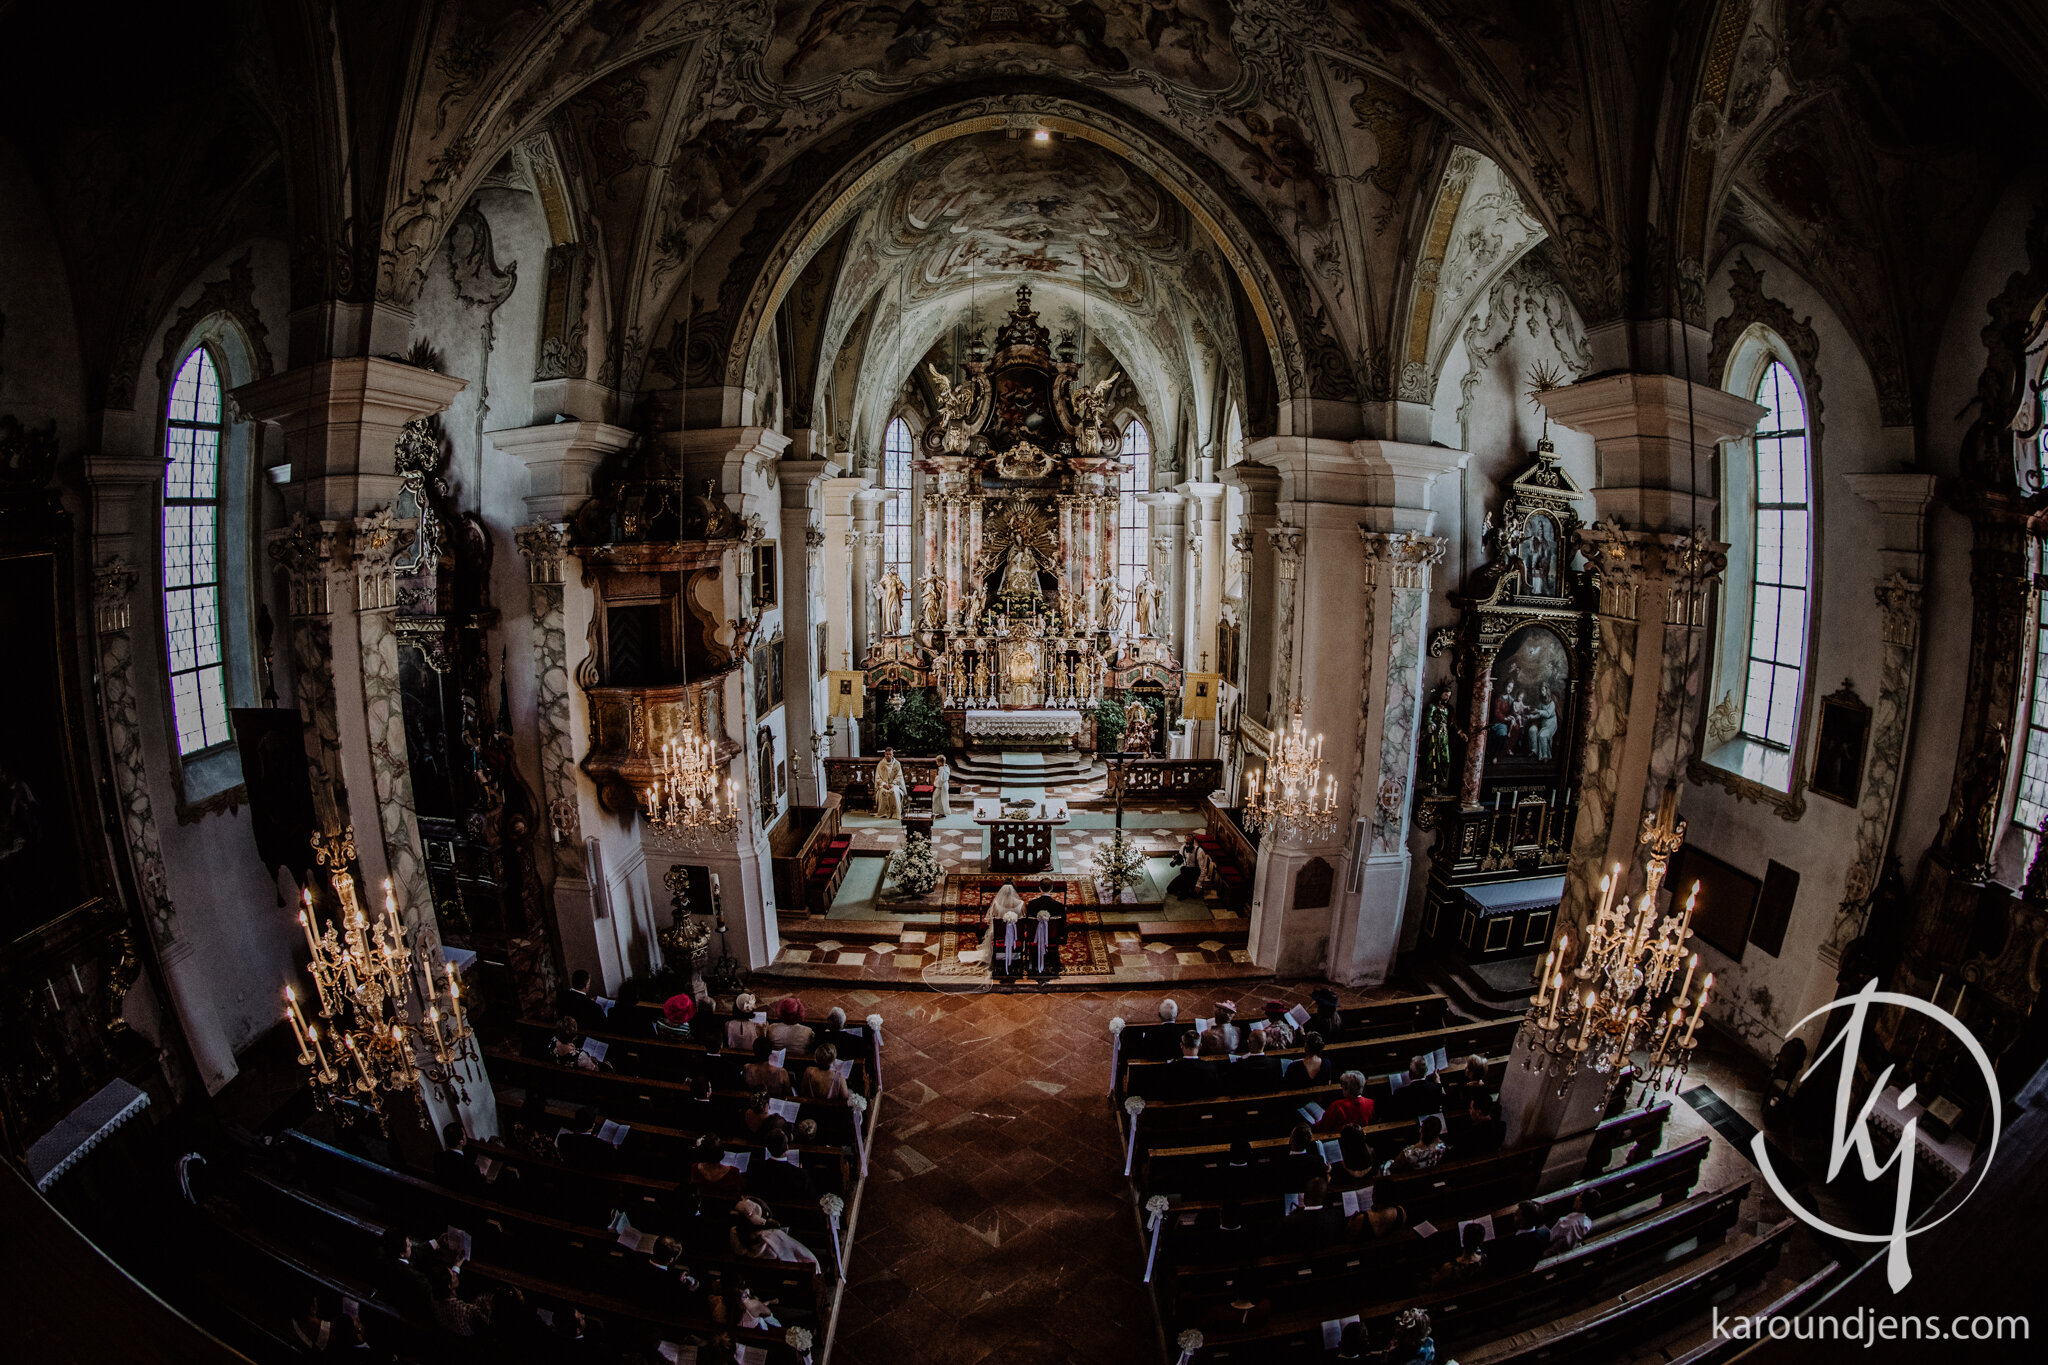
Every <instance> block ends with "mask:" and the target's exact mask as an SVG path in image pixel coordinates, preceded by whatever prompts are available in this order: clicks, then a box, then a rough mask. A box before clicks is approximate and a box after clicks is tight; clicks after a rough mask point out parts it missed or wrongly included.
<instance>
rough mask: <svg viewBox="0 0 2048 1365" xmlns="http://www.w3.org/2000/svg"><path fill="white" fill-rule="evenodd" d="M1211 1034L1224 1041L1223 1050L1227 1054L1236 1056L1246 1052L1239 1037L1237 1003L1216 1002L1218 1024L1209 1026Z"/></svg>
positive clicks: (1232, 1001) (1227, 1001)
mask: <svg viewBox="0 0 2048 1365" xmlns="http://www.w3.org/2000/svg"><path fill="white" fill-rule="evenodd" d="M1209 1032H1211V1033H1213V1034H1216V1035H1217V1036H1218V1037H1220V1038H1221V1039H1222V1040H1223V1050H1224V1052H1225V1053H1226V1054H1236V1053H1239V1052H1242V1051H1244V1048H1243V1047H1242V1046H1240V1042H1241V1040H1240V1038H1239V1036H1238V1027H1237V1002H1236V1001H1234V1000H1218V1001H1217V1002H1216V1022H1215V1023H1213V1024H1211V1025H1209Z"/></svg>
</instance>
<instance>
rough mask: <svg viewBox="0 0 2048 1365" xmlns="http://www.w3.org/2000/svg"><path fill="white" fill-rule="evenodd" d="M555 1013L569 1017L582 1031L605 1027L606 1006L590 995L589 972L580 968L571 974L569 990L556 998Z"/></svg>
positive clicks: (560, 993) (558, 994)
mask: <svg viewBox="0 0 2048 1365" xmlns="http://www.w3.org/2000/svg"><path fill="white" fill-rule="evenodd" d="M555 1013H556V1014H558V1015H561V1014H566V1015H568V1016H569V1017H570V1018H571V1019H574V1020H575V1021H576V1027H578V1028H580V1029H585V1030H588V1029H601V1028H603V1027H604V1006H602V1005H600V1004H598V1003H597V999H596V997H594V996H592V995H591V993H590V973H589V972H586V971H583V970H581V969H580V968H579V969H578V970H576V971H575V972H572V973H571V974H570V976H569V986H568V989H567V990H564V991H560V992H558V993H557V994H556V996H555Z"/></svg>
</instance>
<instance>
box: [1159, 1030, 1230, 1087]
mask: <svg viewBox="0 0 2048 1365" xmlns="http://www.w3.org/2000/svg"><path fill="white" fill-rule="evenodd" d="M1201 1047H1202V1035H1201V1034H1199V1033H1197V1032H1195V1031H1194V1030H1193V1029H1188V1030H1186V1031H1185V1032H1183V1033H1182V1034H1181V1035H1180V1056H1179V1057H1177V1058H1175V1059H1174V1060H1173V1061H1171V1062H1169V1063H1167V1065H1166V1069H1165V1074H1163V1075H1162V1076H1160V1077H1159V1079H1158V1082H1157V1084H1158V1086H1159V1088H1160V1098H1161V1099H1166V1100H1206V1099H1208V1098H1210V1097H1211V1096H1213V1095H1215V1094H1216V1091H1217V1083H1218V1077H1217V1075H1216V1064H1215V1063H1214V1062H1209V1061H1204V1060H1203V1059H1202V1055H1201Z"/></svg>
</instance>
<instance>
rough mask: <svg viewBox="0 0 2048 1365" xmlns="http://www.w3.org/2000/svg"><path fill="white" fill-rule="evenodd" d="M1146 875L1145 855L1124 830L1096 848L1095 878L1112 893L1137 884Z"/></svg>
mask: <svg viewBox="0 0 2048 1365" xmlns="http://www.w3.org/2000/svg"><path fill="white" fill-rule="evenodd" d="M1144 875H1145V855H1144V854H1143V853H1141V852H1140V851H1139V850H1138V846H1137V845H1136V844H1134V843H1132V842H1131V840H1130V836H1129V835H1127V834H1125V833H1124V832H1123V831H1122V830H1118V831H1117V832H1116V835H1115V837H1114V838H1112V839H1111V840H1110V841H1109V842H1108V843H1106V844H1104V845H1102V846H1101V847H1100V848H1098V849H1096V850H1095V880H1096V881H1098V882H1100V883H1102V885H1103V886H1105V887H1107V888H1108V889H1109V890H1110V892H1111V893H1112V894H1114V893H1117V892H1121V891H1124V890H1126V889H1128V888H1130V887H1133V886H1136V885H1137V884H1138V879H1139V878H1141V877H1143V876H1144Z"/></svg>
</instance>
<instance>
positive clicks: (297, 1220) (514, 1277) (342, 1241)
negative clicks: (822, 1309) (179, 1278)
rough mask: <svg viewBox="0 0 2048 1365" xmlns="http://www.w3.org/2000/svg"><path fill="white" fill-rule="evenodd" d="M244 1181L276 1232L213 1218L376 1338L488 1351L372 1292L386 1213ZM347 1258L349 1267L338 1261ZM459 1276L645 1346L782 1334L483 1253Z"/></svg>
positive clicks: (269, 1180)
mask: <svg viewBox="0 0 2048 1365" xmlns="http://www.w3.org/2000/svg"><path fill="white" fill-rule="evenodd" d="M247 1182H248V1183H247V1184H246V1185H245V1186H244V1190H245V1191H255V1192H265V1193H267V1194H268V1195H269V1203H268V1206H267V1212H268V1214H269V1216H270V1217H271V1219H272V1225H273V1226H274V1227H275V1228H276V1229H277V1233H276V1235H274V1236H266V1235H265V1234H264V1233H262V1232H260V1231H258V1230H256V1229H253V1228H246V1220H245V1219H234V1218H219V1219H218V1221H220V1222H221V1224H222V1226H223V1227H224V1228H225V1229H226V1230H228V1231H230V1232H232V1233H235V1234H237V1235H243V1236H245V1240H248V1241H249V1242H250V1243H251V1244H252V1245H253V1246H255V1247H257V1248H258V1249H260V1250H262V1251H264V1252H265V1253H266V1254H268V1255H271V1256H273V1257H277V1258H280V1259H283V1260H285V1261H287V1263H289V1264H292V1265H293V1266H294V1267H295V1268H297V1269H299V1270H300V1271H301V1272H302V1273H304V1274H306V1275H307V1277H308V1278H309V1279H310V1280H311V1281H312V1282H313V1283H315V1284H316V1285H317V1286H318V1287H320V1288H324V1289H327V1290H329V1291H330V1292H334V1293H339V1294H342V1295H345V1296H347V1297H349V1298H353V1299H355V1300H357V1301H358V1302H359V1303H361V1304H362V1305H363V1314H364V1319H365V1323H364V1325H365V1328H366V1329H371V1319H373V1318H374V1319H376V1320H377V1324H378V1328H379V1329H392V1330H374V1334H373V1335H372V1339H373V1340H380V1341H383V1342H385V1343H386V1344H388V1345H404V1346H407V1347H409V1348H410V1349H411V1350H412V1351H413V1352H414V1353H415V1354H416V1355H417V1356H418V1358H420V1359H442V1358H449V1357H452V1358H455V1359H459V1360H467V1359H472V1358H475V1359H478V1360H483V1359H486V1358H487V1356H486V1348H487V1344H488V1343H487V1342H486V1341H465V1340H463V1339H461V1338H457V1337H452V1336H449V1335H447V1334H446V1333H443V1332H441V1331H440V1330H439V1328H438V1327H436V1326H435V1325H434V1324H433V1323H431V1322H414V1321H411V1320H408V1319H406V1318H404V1317H403V1316H402V1315H401V1314H400V1312H399V1310H398V1309H397V1308H395V1307H394V1306H392V1305H391V1304H389V1303H386V1302H384V1301H382V1300H380V1299H378V1298H377V1292H376V1288H375V1285H374V1283H373V1281H372V1280H371V1279H370V1278H369V1276H368V1275H367V1274H365V1273H364V1270H363V1268H364V1267H368V1266H370V1265H373V1264H374V1263H375V1259H376V1258H377V1257H378V1255H379V1250H378V1246H377V1242H378V1239H379V1238H381V1237H382V1235H383V1233H384V1229H385V1228H386V1226H388V1223H387V1221H386V1220H385V1219H384V1218H382V1217H380V1216H372V1215H364V1214H361V1213H357V1212H355V1211H353V1210H350V1209H347V1208H344V1207H342V1206H341V1205H339V1204H335V1203H333V1202H331V1201H329V1200H325V1199H321V1198H320V1197H319V1196H317V1195H314V1194H312V1193H310V1192H308V1191H305V1190H302V1189H298V1188H295V1187H293V1186H292V1185H290V1184H288V1183H286V1182H284V1181H281V1180H278V1179H276V1178H275V1177H271V1176H266V1175H262V1174H260V1173H254V1172H251V1173H249V1175H248V1178H247ZM249 1207H250V1201H248V1200H246V1199H245V1200H244V1201H243V1203H242V1205H241V1206H240V1209H241V1211H243V1212H246V1211H247V1210H248V1209H249ZM245 1229H246V1233H245ZM309 1239H311V1240H318V1241H325V1242H329V1243H331V1244H333V1245H334V1246H335V1248H336V1252H335V1254H336V1256H337V1257H338V1258H339V1261H338V1262H337V1263H336V1264H335V1265H329V1264H328V1263H327V1262H326V1261H325V1260H322V1259H316V1258H309V1257H308V1256H306V1255H305V1254H304V1252H303V1251H302V1250H301V1248H302V1247H303V1245H304V1243H305V1242H306V1241H308V1240H309ZM692 1264H693V1265H695V1264H697V1262H694V1261H693V1262H692ZM755 1264H761V1265H766V1264H770V1263H768V1262H752V1261H749V1262H746V1265H748V1266H752V1265H755ZM344 1265H345V1267H346V1268H342V1267H343V1266H344ZM652 1278H653V1277H652V1276H651V1275H649V1276H647V1277H643V1279H642V1280H641V1283H643V1284H644V1283H650V1282H652ZM462 1280H463V1285H464V1291H465V1294H468V1293H470V1292H473V1291H475V1290H478V1289H482V1290H485V1291H488V1290H490V1289H493V1288H517V1289H519V1290H521V1291H522V1292H523V1293H525V1294H526V1295H527V1296H528V1298H529V1300H530V1301H532V1302H533V1303H535V1304H537V1305H539V1306H542V1307H548V1308H551V1309H553V1310H554V1311H557V1312H561V1311H566V1310H570V1309H577V1310H581V1311H582V1312H584V1313H586V1314H591V1315H594V1316H597V1317H600V1318H602V1319H604V1320H605V1321H606V1323H607V1324H609V1325H610V1326H612V1327H613V1328H615V1329H617V1328H621V1327H624V1328H627V1329H628V1330H633V1329H637V1332H638V1334H639V1335H641V1336H643V1337H645V1338H646V1339H647V1341H648V1344H649V1345H650V1346H651V1345H652V1343H653V1342H654V1341H657V1340H660V1339H663V1338H668V1337H677V1336H683V1335H709V1334H712V1333H716V1332H727V1333H729V1334H730V1335H731V1336H732V1337H733V1338H734V1340H735V1341H740V1342H745V1343H747V1344H749V1345H755V1346H759V1347H761V1348H763V1349H766V1348H768V1347H769V1346H771V1345H773V1344H774V1343H776V1342H779V1341H780V1340H781V1339H782V1333H781V1332H780V1331H762V1330H753V1329H744V1328H738V1327H732V1326H727V1325H725V1324H723V1323H720V1322H719V1321H717V1320H716V1319H715V1318H712V1317H706V1316H698V1315H693V1314H688V1313H683V1312H678V1311H676V1310H675V1309H674V1308H673V1307H672V1306H670V1305H666V1304H662V1303H659V1302H649V1301H648V1300H649V1298H650V1297H652V1298H659V1297H665V1296H663V1295H661V1294H659V1293H658V1292H657V1293H656V1294H654V1295H647V1294H636V1293H631V1292H626V1293H621V1292H617V1291H619V1290H623V1289H628V1288H629V1286H627V1285H624V1284H615V1285H613V1286H610V1287H609V1288H608V1289H597V1290H593V1289H583V1288H578V1287H576V1286H573V1285H570V1284H565V1283H563V1282H561V1281H559V1280H556V1279H553V1278H550V1277H547V1276H542V1275H535V1274H532V1273H530V1272H528V1271H524V1270H520V1269H516V1268H514V1267H512V1266H507V1265H501V1264H496V1263H494V1262H491V1261H488V1260H483V1259H472V1260H471V1261H470V1263H469V1264H468V1265H466V1266H465V1267H464V1268H463V1272H462Z"/></svg>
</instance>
